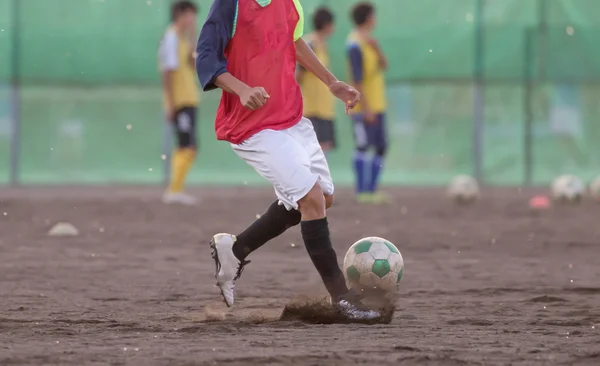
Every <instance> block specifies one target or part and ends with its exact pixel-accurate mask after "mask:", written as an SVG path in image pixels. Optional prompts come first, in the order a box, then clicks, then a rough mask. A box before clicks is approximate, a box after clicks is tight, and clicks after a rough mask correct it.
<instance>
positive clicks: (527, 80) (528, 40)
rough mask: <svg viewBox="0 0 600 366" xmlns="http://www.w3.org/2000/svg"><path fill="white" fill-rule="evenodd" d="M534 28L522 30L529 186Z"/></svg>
mask: <svg viewBox="0 0 600 366" xmlns="http://www.w3.org/2000/svg"><path fill="white" fill-rule="evenodd" d="M535 33H536V32H535V30H534V29H525V31H524V37H525V39H524V42H523V44H524V46H525V49H524V53H523V81H524V84H525V88H524V92H523V109H524V110H523V112H524V115H525V120H524V123H523V129H524V131H523V132H524V133H523V152H524V155H523V159H524V161H523V169H524V172H523V173H524V178H525V184H526V185H527V186H531V185H532V183H533V70H532V66H533V37H534V36H535Z"/></svg>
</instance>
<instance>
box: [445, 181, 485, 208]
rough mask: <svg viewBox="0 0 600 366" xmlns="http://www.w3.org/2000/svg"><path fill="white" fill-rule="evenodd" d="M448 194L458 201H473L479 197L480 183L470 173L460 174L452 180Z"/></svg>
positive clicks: (462, 202) (461, 202) (465, 202)
mask: <svg viewBox="0 0 600 366" xmlns="http://www.w3.org/2000/svg"><path fill="white" fill-rule="evenodd" d="M448 196H449V197H450V198H451V199H452V200H454V201H455V202H456V203H460V204H467V203H473V202H474V201H476V200H477V199H478V198H479V184H477V180H475V178H473V177H471V176H468V175H458V176H456V177H454V178H452V180H451V181H450V185H449V186H448Z"/></svg>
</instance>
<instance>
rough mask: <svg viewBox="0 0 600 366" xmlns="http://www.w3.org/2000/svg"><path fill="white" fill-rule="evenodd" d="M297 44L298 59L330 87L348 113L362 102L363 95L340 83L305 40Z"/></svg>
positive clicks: (296, 41) (300, 39)
mask: <svg viewBox="0 0 600 366" xmlns="http://www.w3.org/2000/svg"><path fill="white" fill-rule="evenodd" d="M295 43H296V59H297V61H298V63H299V64H300V65H302V66H303V67H304V68H305V69H306V70H307V71H309V72H311V73H313V74H314V75H315V76H316V77H317V78H318V79H319V80H321V81H322V82H323V83H324V84H325V85H327V86H328V87H329V90H330V91H331V93H332V94H333V95H335V96H336V97H337V98H338V99H340V100H341V101H342V102H344V104H345V105H346V113H347V112H348V110H349V109H352V108H354V106H356V104H358V102H359V101H360V98H361V95H360V93H359V92H358V91H356V89H354V88H352V87H351V86H349V85H347V84H346V83H344V82H342V81H339V80H338V79H337V78H336V77H335V75H333V73H331V71H329V70H328V69H327V68H326V67H325V66H324V65H323V64H322V63H321V61H319V58H318V57H317V55H315V53H314V52H313V50H312V49H311V48H310V47H309V46H308V44H307V43H306V41H305V40H303V39H302V38H300V37H298V38H296V40H295Z"/></svg>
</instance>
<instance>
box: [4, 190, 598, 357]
mask: <svg viewBox="0 0 600 366" xmlns="http://www.w3.org/2000/svg"><path fill="white" fill-rule="evenodd" d="M197 193H198V194H199V195H200V196H202V197H203V202H202V204H201V205H200V206H198V207H195V208H188V207H175V206H168V207H167V206H164V205H162V204H161V203H160V202H159V200H158V199H157V197H158V196H159V195H160V192H159V191H158V190H156V189H151V188H85V189H84V188H73V189H67V188H61V189H52V188H48V189H22V190H10V189H2V190H1V191H0V200H1V201H0V365H79V366H81V365H144V366H146V365H189V366H191V365H319V366H320V365H352V364H372V365H378V366H379V365H425V366H427V365H600V205H597V204H594V203H592V202H584V203H583V204H582V205H581V206H579V207H556V208H554V209H553V210H551V211H549V212H546V213H545V214H543V215H541V216H537V217H536V216H534V215H532V214H531V213H530V212H529V211H528V209H527V207H526V201H527V198H528V197H529V196H530V195H531V194H532V191H529V192H524V191H520V190H518V189H516V188H511V189H503V190H493V191H488V192H485V199H483V200H482V201H480V202H478V203H477V204H476V205H475V206H473V207H466V208H464V207H455V206H453V205H451V204H450V203H449V202H447V201H446V200H445V199H444V196H443V192H442V191H440V190H422V189H421V190H416V189H404V190H397V191H392V192H391V193H392V194H393V195H394V197H395V204H393V205H390V206H388V207H365V206H358V205H356V204H354V203H353V202H352V201H351V196H350V195H349V192H341V193H340V196H339V200H338V204H337V205H336V206H335V207H334V209H333V210H332V211H331V212H330V216H329V217H330V223H331V228H332V235H333V239H334V243H335V246H336V248H337V249H338V254H339V257H340V260H341V258H343V255H344V253H345V250H346V249H347V248H348V247H349V246H350V245H351V244H352V243H353V242H354V241H355V240H357V239H359V238H360V237H364V236H371V235H376V236H383V237H386V238H388V239H389V240H391V241H392V242H394V243H395V244H396V245H397V246H398V247H399V248H400V250H401V252H402V254H403V256H404V258H405V265H406V268H405V277H404V279H403V286H402V291H401V299H400V300H399V302H398V304H397V311H396V314H395V317H394V319H393V321H392V323H391V324H390V325H373V326H367V325H307V324H303V323H299V322H281V321H279V320H278V316H279V315H280V313H281V311H282V309H283V307H284V305H285V304H286V303H288V302H289V301H290V299H292V298H293V297H295V296H297V295H311V296H312V295H319V294H323V293H324V289H323V287H322V285H321V284H320V282H319V279H318V277H317V274H316V272H315V271H314V270H313V268H312V266H311V264H310V261H309V259H308V256H307V255H306V253H305V251H304V248H303V247H302V245H301V240H300V233H299V230H298V229H297V228H296V229H292V230H291V231H290V232H289V233H286V234H284V235H283V236H282V237H281V238H278V239H277V240H275V241H273V242H271V243H269V244H267V245H266V246H265V247H264V248H263V249H262V250H261V251H259V252H257V253H254V254H253V255H252V256H251V257H250V258H249V259H251V260H252V263H251V264H250V265H249V266H248V267H247V268H246V270H245V272H244V275H243V276H242V278H241V280H240V281H239V282H238V286H237V288H238V299H239V303H238V305H237V306H236V308H235V309H234V310H232V311H230V312H227V311H226V309H225V308H224V306H223V305H221V303H220V301H219V296H218V292H217V290H216V289H215V288H214V279H213V277H212V275H213V261H212V260H211V258H210V256H209V249H208V245H207V241H208V239H209V238H210V237H211V236H212V234H214V233H217V232H221V231H226V232H233V233H237V232H238V231H240V230H241V229H243V228H244V227H245V226H246V225H247V224H248V223H250V222H251V221H252V220H253V219H254V218H255V216H256V214H257V213H262V210H263V209H264V208H266V207H267V205H268V204H269V203H270V202H271V201H272V199H273V196H272V192H271V191H270V190H268V189H250V188H243V189H242V188H240V189H233V188H232V189H216V190H214V189H213V190H199V191H198V192H197ZM58 221H69V222H72V223H73V224H75V225H76V226H77V227H78V228H79V230H80V231H81V233H80V236H79V237H75V238H61V239H57V238H49V237H47V236H46V235H45V234H46V232H47V230H48V229H49V228H50V227H51V226H52V224H54V223H56V222H58ZM292 243H293V244H295V245H294V246H292Z"/></svg>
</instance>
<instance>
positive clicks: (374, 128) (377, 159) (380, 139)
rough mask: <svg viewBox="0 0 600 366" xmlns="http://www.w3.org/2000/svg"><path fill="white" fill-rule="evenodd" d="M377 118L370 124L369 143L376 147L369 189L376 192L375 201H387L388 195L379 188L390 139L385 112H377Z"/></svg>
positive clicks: (371, 165)
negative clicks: (388, 138) (388, 139)
mask: <svg viewBox="0 0 600 366" xmlns="http://www.w3.org/2000/svg"><path fill="white" fill-rule="evenodd" d="M376 118H377V120H376V121H375V123H374V124H372V125H371V126H369V128H370V131H369V140H370V141H369V143H370V145H371V146H373V147H374V148H375V151H374V152H373V157H372V159H371V164H370V170H369V172H370V174H369V183H368V187H367V189H368V191H369V192H372V193H373V194H374V195H373V197H372V199H373V202H374V203H383V202H385V201H387V197H386V196H385V195H383V194H382V193H381V192H379V191H378V188H379V180H380V177H381V172H382V170H383V164H384V159H385V154H386V152H387V148H388V141H387V131H386V122H385V114H383V113H380V114H377V117H376Z"/></svg>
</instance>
